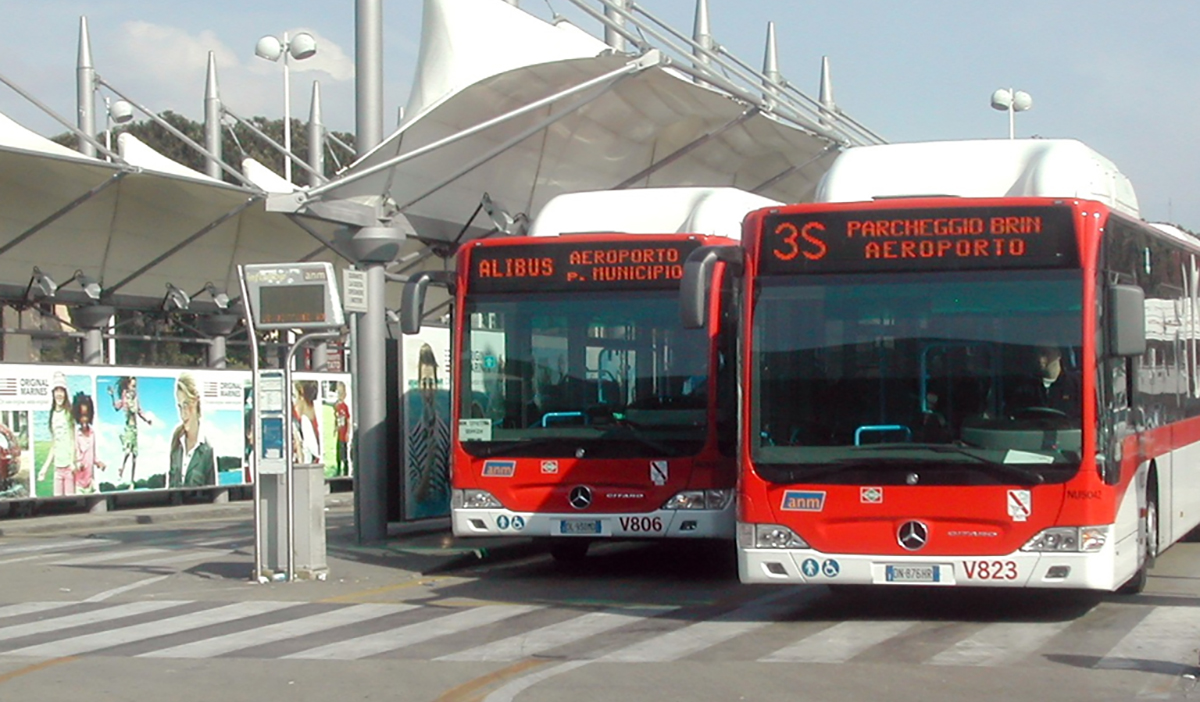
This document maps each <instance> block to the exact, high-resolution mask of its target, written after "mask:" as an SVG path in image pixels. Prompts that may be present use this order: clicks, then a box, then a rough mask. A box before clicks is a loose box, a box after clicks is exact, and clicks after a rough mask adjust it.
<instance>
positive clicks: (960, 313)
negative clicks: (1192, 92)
mask: <svg viewBox="0 0 1200 702" xmlns="http://www.w3.org/2000/svg"><path fill="white" fill-rule="evenodd" d="M869 148H881V149H882V148H887V147H869ZM1043 148H1046V147H1043ZM1110 204H1111V203H1110ZM1110 204H1104V203H1101V202H1098V201H1095V200H1087V199H1082V198H1075V197H1071V198H1067V197H1055V198H1050V197H1003V198H986V197H975V198H971V197H946V196H932V197H931V196H925V197H910V198H887V199H879V200H873V201H858V202H840V203H819V204H808V205H793V206H786V207H775V208H769V209H763V210H759V211H756V212H754V213H752V214H751V215H749V216H748V217H747V218H746V221H745V225H744V231H743V237H742V244H741V247H740V248H738V249H735V250H730V249H724V250H707V251H701V252H698V253H697V254H695V255H693V258H692V259H691V261H689V274H688V277H687V280H686V281H685V283H684V290H683V297H684V304H685V309H684V313H685V317H686V318H688V319H690V320H692V321H691V323H695V322H696V321H697V320H699V319H700V318H702V316H703V315H702V312H703V310H702V309H698V308H697V307H696V305H695V303H694V300H696V299H703V295H702V294H700V292H699V291H701V290H702V289H703V288H702V285H703V281H704V280H705V277H706V274H705V270H704V265H703V263H702V261H704V260H708V261H715V260H719V259H723V260H737V259H738V258H739V257H742V256H743V255H744V267H745V273H744V276H743V281H742V285H743V289H744V292H743V296H744V299H745V300H747V301H748V304H745V305H744V306H743V308H742V310H741V312H742V315H743V318H742V325H743V330H744V335H743V341H742V343H741V345H740V352H741V354H742V358H743V359H744V361H743V364H742V365H743V372H742V375H741V378H740V382H741V384H742V387H743V392H742V395H743V401H742V404H741V406H740V412H741V414H742V417H743V420H742V424H743V429H742V432H741V436H740V449H739V460H740V465H741V470H740V477H739V488H738V515H737V518H738V527H737V529H738V533H737V543H738V554H739V574H740V578H741V580H742V581H743V582H747V583H786V582H792V583H815V584H822V585H831V586H838V585H903V584H922V585H948V586H954V585H958V586H1002V587H1037V588H1066V589H1070V588H1074V589H1092V590H1109V591H1111V590H1120V591H1123V592H1138V591H1140V590H1141V589H1142V588H1143V587H1144V586H1145V582H1146V573H1147V570H1148V569H1149V568H1150V567H1151V565H1152V564H1153V562H1154V558H1155V556H1156V555H1157V554H1158V553H1159V552H1160V551H1161V550H1162V549H1164V548H1166V547H1167V546H1169V545H1170V544H1172V543H1174V542H1175V541H1177V540H1179V539H1180V538H1182V537H1183V536H1184V535H1186V534H1187V533H1188V532H1189V531H1191V530H1193V529H1194V528H1195V527H1196V526H1197V524H1198V523H1200V369H1198V368H1197V360H1198V359H1197V356H1198V353H1200V347H1198V345H1197V338H1198V337H1200V318H1198V307H1197V296H1198V294H1200V288H1198V283H1200V240H1197V239H1196V238H1194V237H1192V236H1190V235H1187V234H1184V233H1182V232H1180V231H1179V230H1176V229H1173V228H1171V227H1163V226H1156V225H1150V224H1147V223H1146V222H1144V221H1141V220H1140V219H1138V218H1137V217H1136V216H1131V215H1130V214H1127V213H1125V212H1121V211H1118V208H1117V205H1115V204H1112V206H1110ZM689 300H692V301H693V302H690V303H689Z"/></svg>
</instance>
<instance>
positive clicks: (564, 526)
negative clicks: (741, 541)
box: [451, 504, 735, 540]
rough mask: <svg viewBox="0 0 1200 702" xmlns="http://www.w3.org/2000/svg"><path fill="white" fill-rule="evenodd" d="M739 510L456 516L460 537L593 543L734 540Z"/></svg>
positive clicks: (475, 512)
mask: <svg viewBox="0 0 1200 702" xmlns="http://www.w3.org/2000/svg"><path fill="white" fill-rule="evenodd" d="M734 523H735V517H734V507H733V505H732V504H730V505H729V507H727V508H725V509H723V510H663V509H660V510H656V511H653V512H639V513H632V514H612V513H605V514H580V513H575V514H565V513H562V514H554V513H541V512H514V511H511V510H507V509H462V508H456V509H452V510H451V525H452V526H453V530H454V535H455V536H466V537H470V536H528V537H545V536H554V537H563V538H594V539H606V538H617V539H729V540H732V539H733V534H734V531H733V529H734Z"/></svg>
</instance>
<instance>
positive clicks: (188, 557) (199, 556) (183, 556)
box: [127, 551, 230, 566]
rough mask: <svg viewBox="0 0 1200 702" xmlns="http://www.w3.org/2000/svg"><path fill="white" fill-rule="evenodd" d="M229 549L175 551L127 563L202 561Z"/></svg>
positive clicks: (224, 552)
mask: <svg viewBox="0 0 1200 702" xmlns="http://www.w3.org/2000/svg"><path fill="white" fill-rule="evenodd" d="M229 553H230V552H229V551H187V552H184V553H177V554H175V555H173V556H165V557H163V558H154V559H151V560H148V561H132V562H130V563H128V564H127V565H132V566H159V565H169V564H171V563H182V562H184V561H202V560H205V559H208V558H217V557H219V556H227V555H229Z"/></svg>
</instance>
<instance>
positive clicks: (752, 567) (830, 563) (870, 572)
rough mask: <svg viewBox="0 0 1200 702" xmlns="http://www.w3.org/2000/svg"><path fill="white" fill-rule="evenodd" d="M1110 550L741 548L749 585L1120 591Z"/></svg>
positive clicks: (742, 570) (741, 574)
mask: <svg viewBox="0 0 1200 702" xmlns="http://www.w3.org/2000/svg"><path fill="white" fill-rule="evenodd" d="M1114 567H1115V563H1114V557H1113V550H1112V547H1111V544H1110V545H1107V546H1106V547H1105V548H1104V549H1102V550H1101V551H1099V552H1096V553H1066V552H1063V553H1059V552H1051V553H1030V552H1024V551H1019V552H1016V553H1010V554H1006V555H1003V556H961V555H959V556H935V555H929V556H876V555H858V554H832V553H821V552H819V551H815V550H811V549H791V550H788V549H761V548H758V549H748V548H744V547H739V548H738V577H739V579H740V580H741V581H742V582H743V583H772V584H783V583H796V584H801V583H804V584H816V585H883V586H904V585H926V586H960V587H962V586H966V587H1018V588H1019V587H1029V588H1052V589H1072V590H1106V591H1111V590H1115V589H1116V588H1117V587H1118V586H1120V585H1121V582H1115V581H1114V576H1113V574H1114Z"/></svg>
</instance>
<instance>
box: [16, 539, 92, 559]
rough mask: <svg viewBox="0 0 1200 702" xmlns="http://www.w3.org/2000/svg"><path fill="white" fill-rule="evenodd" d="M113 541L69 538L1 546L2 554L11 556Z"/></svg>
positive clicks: (64, 549) (83, 546) (67, 549)
mask: <svg viewBox="0 0 1200 702" xmlns="http://www.w3.org/2000/svg"><path fill="white" fill-rule="evenodd" d="M112 543H114V542H113V541H112V540H110V539H68V540H60V541H47V542H44V543H38V544H23V545H21V546H0V556H9V555H12V554H14V553H33V552H36V551H70V550H73V549H77V548H86V547H89V546H93V547H94V546H108V545H110V544H112Z"/></svg>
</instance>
